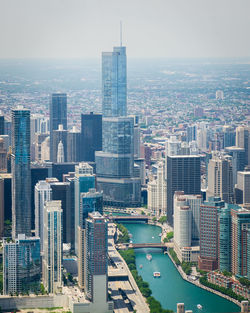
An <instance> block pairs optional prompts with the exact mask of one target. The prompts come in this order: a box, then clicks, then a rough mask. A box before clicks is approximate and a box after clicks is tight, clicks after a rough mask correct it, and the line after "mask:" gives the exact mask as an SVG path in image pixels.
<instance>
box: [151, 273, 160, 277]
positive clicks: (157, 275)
mask: <svg viewBox="0 0 250 313" xmlns="http://www.w3.org/2000/svg"><path fill="white" fill-rule="evenodd" d="M153 275H154V277H161V273H160V272H154V274H153Z"/></svg>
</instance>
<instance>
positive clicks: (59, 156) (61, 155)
mask: <svg viewBox="0 0 250 313" xmlns="http://www.w3.org/2000/svg"><path fill="white" fill-rule="evenodd" d="M57 163H64V147H63V143H62V141H61V140H60V142H59V144H58V149H57Z"/></svg>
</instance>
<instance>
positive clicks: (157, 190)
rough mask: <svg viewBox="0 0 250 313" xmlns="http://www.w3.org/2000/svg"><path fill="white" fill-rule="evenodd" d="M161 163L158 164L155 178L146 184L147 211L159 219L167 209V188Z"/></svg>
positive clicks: (163, 167)
mask: <svg viewBox="0 0 250 313" xmlns="http://www.w3.org/2000/svg"><path fill="white" fill-rule="evenodd" d="M164 169H165V166H164V163H163V162H159V163H158V167H157V178H156V179H155V180H153V181H152V182H149V183H148V209H149V210H151V211H152V212H153V213H154V215H156V216H158V217H160V216H161V215H162V214H165V213H166V209H167V186H166V180H165V178H164V176H165V171H164Z"/></svg>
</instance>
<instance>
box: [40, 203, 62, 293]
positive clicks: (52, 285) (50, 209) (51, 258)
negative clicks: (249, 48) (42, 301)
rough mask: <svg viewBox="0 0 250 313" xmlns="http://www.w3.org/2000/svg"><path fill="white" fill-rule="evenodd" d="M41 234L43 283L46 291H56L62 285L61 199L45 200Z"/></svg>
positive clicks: (59, 289)
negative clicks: (42, 237)
mask: <svg viewBox="0 0 250 313" xmlns="http://www.w3.org/2000/svg"><path fill="white" fill-rule="evenodd" d="M43 236H44V256H43V285H44V287H45V290H46V291H47V292H48V293H56V292H59V291H61V287H62V209H61V201H47V202H46V204H45V214H44V231H43Z"/></svg>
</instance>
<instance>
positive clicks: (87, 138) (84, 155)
mask: <svg viewBox="0 0 250 313" xmlns="http://www.w3.org/2000/svg"><path fill="white" fill-rule="evenodd" d="M101 150H102V115H101V114H94V113H93V112H90V114H82V115H81V151H80V154H81V161H85V162H94V161H95V151H101Z"/></svg>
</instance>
